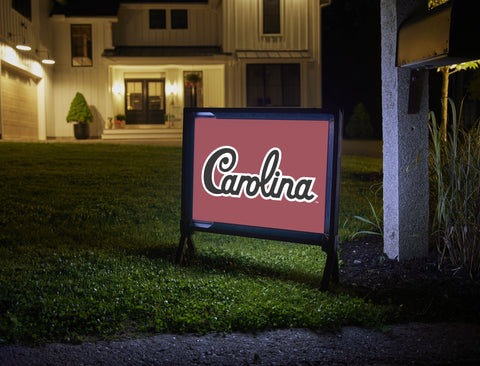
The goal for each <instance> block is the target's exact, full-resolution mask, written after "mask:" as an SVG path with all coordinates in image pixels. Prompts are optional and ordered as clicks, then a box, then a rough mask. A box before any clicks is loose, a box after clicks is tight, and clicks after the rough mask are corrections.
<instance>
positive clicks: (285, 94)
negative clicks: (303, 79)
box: [247, 64, 300, 107]
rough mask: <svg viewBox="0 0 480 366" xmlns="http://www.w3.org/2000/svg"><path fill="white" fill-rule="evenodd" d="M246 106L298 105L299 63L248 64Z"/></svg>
mask: <svg viewBox="0 0 480 366" xmlns="http://www.w3.org/2000/svg"><path fill="white" fill-rule="evenodd" d="M247 106H249V107H262V106H278V107H280V106H284V107H287V106H288V107H294V106H300V64H248V65H247Z"/></svg>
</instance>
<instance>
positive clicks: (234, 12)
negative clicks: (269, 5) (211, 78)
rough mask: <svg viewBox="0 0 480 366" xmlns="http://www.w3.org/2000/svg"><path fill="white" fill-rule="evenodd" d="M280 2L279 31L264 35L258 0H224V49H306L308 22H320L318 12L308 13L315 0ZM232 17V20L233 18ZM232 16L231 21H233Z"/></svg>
mask: <svg viewBox="0 0 480 366" xmlns="http://www.w3.org/2000/svg"><path fill="white" fill-rule="evenodd" d="M281 2H282V4H283V17H282V19H283V22H282V35H281V36H276V35H263V34H262V30H261V28H260V25H261V21H260V15H261V1H259V0H242V1H235V0H225V1H224V2H223V6H224V14H225V16H224V20H223V23H224V28H225V33H226V34H225V39H224V44H223V49H224V51H226V52H235V51H236V50H257V51H260V50H307V49H308V48H309V42H310V39H311V38H310V35H309V33H308V26H309V23H310V22H315V21H316V22H319V21H320V19H319V16H320V14H319V13H318V14H314V13H311V11H310V9H309V7H310V4H311V3H313V2H316V3H318V0H281ZM233 19H234V20H233ZM232 20H233V21H232Z"/></svg>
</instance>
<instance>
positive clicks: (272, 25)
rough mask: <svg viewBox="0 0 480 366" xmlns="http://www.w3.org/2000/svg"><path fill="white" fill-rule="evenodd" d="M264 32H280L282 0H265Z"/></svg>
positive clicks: (263, 12)
mask: <svg viewBox="0 0 480 366" xmlns="http://www.w3.org/2000/svg"><path fill="white" fill-rule="evenodd" d="M262 10H263V11H262V14H263V34H279V33H281V29H280V23H281V21H280V18H281V17H280V0H263V9H262Z"/></svg>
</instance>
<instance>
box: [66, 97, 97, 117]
mask: <svg viewBox="0 0 480 366" xmlns="http://www.w3.org/2000/svg"><path fill="white" fill-rule="evenodd" d="M92 121H93V115H92V112H91V111H90V108H89V107H88V104H87V101H86V100H85V97H84V96H83V94H82V93H78V92H77V94H75V98H73V100H72V103H71V104H70V110H69V111H68V115H67V122H78V123H90V122H92Z"/></svg>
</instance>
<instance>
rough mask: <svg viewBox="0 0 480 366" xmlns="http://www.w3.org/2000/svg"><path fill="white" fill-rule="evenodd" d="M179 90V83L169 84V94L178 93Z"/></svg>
mask: <svg viewBox="0 0 480 366" xmlns="http://www.w3.org/2000/svg"><path fill="white" fill-rule="evenodd" d="M177 92H178V87H177V83H169V84H167V94H173V95H177Z"/></svg>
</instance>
